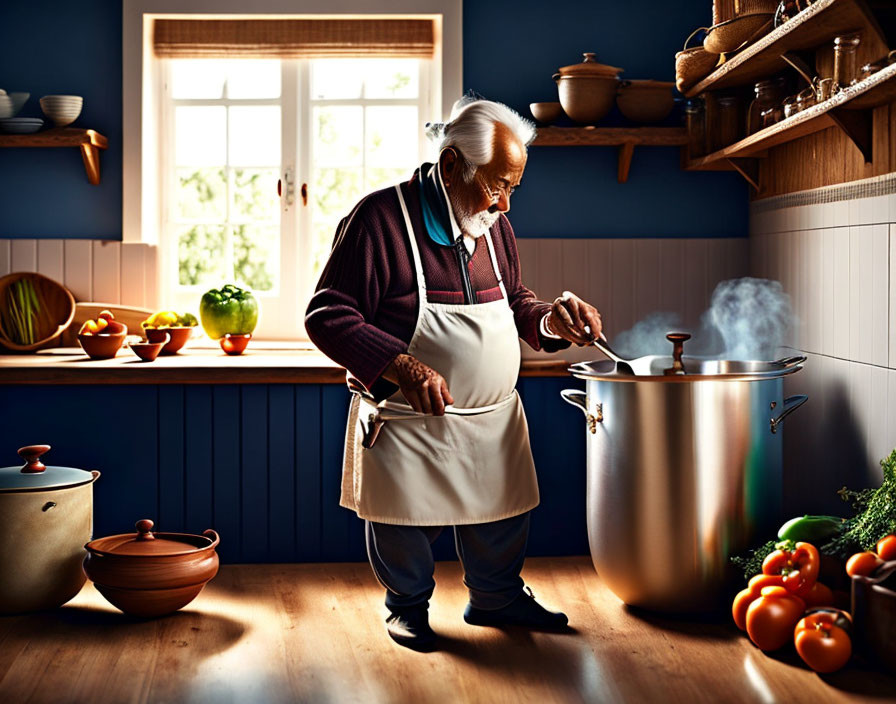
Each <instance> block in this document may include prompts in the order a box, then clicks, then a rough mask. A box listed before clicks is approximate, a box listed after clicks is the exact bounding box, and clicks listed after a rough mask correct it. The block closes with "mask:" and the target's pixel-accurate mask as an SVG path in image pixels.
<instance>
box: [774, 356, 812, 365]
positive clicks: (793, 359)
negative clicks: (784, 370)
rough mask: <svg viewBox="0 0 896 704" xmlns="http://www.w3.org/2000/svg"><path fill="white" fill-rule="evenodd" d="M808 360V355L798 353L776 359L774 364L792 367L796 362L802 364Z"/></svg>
mask: <svg viewBox="0 0 896 704" xmlns="http://www.w3.org/2000/svg"><path fill="white" fill-rule="evenodd" d="M805 361H806V355H804V354H798V355H795V356H793V357H785V358H784V359H778V360H775V362H774V364H775V366H778V367H792V366H794V365H796V364H802V363H803V362H805Z"/></svg>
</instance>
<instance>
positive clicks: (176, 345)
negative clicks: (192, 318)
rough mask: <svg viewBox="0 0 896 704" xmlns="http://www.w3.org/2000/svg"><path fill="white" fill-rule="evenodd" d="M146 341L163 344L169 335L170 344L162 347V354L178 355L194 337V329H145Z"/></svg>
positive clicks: (184, 327)
mask: <svg viewBox="0 0 896 704" xmlns="http://www.w3.org/2000/svg"><path fill="white" fill-rule="evenodd" d="M144 332H145V333H146V339H147V340H149V341H150V342H161V341H162V340H163V339H164V337H165V335H166V334H167V335H168V338H169V339H168V342H167V344H165V346H164V347H162V352H161V354H176V353H177V352H179V351H180V349H181V348H182V347H183V346H184V345H185V344H187V340H189V339H190V338H191V337H192V336H193V328H192V327H189V326H182V327H172V328H144Z"/></svg>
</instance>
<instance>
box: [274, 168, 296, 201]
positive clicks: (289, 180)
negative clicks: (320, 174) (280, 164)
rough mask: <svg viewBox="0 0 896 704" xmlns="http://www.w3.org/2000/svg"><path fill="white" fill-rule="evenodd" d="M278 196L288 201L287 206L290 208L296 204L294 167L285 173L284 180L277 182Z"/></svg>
mask: <svg viewBox="0 0 896 704" xmlns="http://www.w3.org/2000/svg"><path fill="white" fill-rule="evenodd" d="M284 181H285V182H286V193H285V194H284V193H283V184H284ZM277 195H278V196H279V197H280V198H283V199H285V200H286V205H287V206H290V205H292V204H293V203H295V202H296V178H295V174H294V173H293V170H292V167H290V168H288V169H286V171H284V172H283V178H282V179H279V180H278V181H277Z"/></svg>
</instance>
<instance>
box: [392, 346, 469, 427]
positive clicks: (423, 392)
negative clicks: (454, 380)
mask: <svg viewBox="0 0 896 704" xmlns="http://www.w3.org/2000/svg"><path fill="white" fill-rule="evenodd" d="M383 378H385V379H386V380H387V381H391V382H392V383H393V384H398V388H399V389H401V393H402V394H404V397H405V398H406V399H407V400H408V403H409V404H411V408H413V409H414V410H415V411H417V412H418V413H431V414H432V415H434V416H443V415H445V406H446V405H448V404H449V403H454V399H453V398H452V397H451V392H450V391H448V382H446V381H445V378H444V377H443V376H442V375H441V374H439V373H438V372H437V371H436V370H435V369H433V368H432V367H428V366H426V365H425V364H424V363H423V362H421V361H420V360H419V359H417V358H416V357H412V356H411V355H409V354H400V355H398V356H397V357H396V358H395V359H394V360H392V363H391V364H390V365H389V366H388V367H387V368H386V371H385V372H383Z"/></svg>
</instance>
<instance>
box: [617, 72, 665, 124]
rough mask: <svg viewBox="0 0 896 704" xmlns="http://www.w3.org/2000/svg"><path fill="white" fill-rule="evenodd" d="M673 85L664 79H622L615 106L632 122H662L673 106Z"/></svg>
mask: <svg viewBox="0 0 896 704" xmlns="http://www.w3.org/2000/svg"><path fill="white" fill-rule="evenodd" d="M674 85H675V84H674V83H672V82H666V81H622V82H621V83H620V84H619V94H618V95H617V96H616V106H617V107H618V108H619V112H621V113H622V114H623V115H624V116H625V117H627V118H628V119H629V120H631V121H632V122H640V123H642V124H649V123H652V122H662V121H663V120H665V119H666V118H667V117H669V113H670V112H672V108H674V107H675V98H674V97H673V96H672V88H673V87H674Z"/></svg>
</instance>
